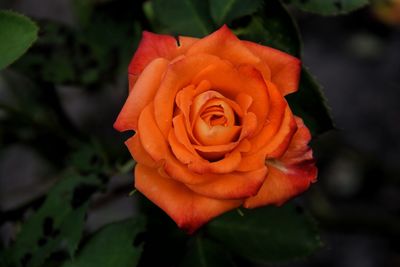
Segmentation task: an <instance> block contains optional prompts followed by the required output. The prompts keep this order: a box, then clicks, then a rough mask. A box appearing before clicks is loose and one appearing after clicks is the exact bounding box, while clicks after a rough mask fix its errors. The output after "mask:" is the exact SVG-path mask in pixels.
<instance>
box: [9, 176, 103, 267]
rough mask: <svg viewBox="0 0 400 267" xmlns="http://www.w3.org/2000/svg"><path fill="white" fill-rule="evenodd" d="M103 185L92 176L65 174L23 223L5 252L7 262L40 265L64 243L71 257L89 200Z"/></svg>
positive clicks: (80, 232) (79, 234)
mask: <svg viewBox="0 0 400 267" xmlns="http://www.w3.org/2000/svg"><path fill="white" fill-rule="evenodd" d="M100 184H101V183H100V181H99V179H98V178H97V177H96V176H93V175H90V176H79V175H68V176H66V177H64V178H63V179H62V180H61V181H60V182H59V183H57V184H56V185H55V186H54V187H53V188H52V190H51V191H50V193H49V194H48V196H47V198H46V200H45V202H44V203H43V205H42V206H41V207H40V209H39V210H38V211H37V212H36V213H35V214H33V215H32V216H31V217H30V218H29V219H28V220H27V221H26V222H25V224H23V226H22V230H21V232H20V233H19V234H18V236H17V239H16V241H15V243H14V245H13V246H12V247H10V248H9V249H8V250H6V251H5V252H4V254H3V255H2V257H3V259H4V261H5V262H7V263H8V264H9V265H14V266H25V267H35V266H41V265H42V264H43V263H44V262H45V260H46V259H47V258H48V257H49V255H50V254H51V253H52V252H54V251H56V250H57V249H60V248H62V245H64V246H65V249H66V250H67V251H68V253H69V255H70V256H71V257H72V256H73V254H74V253H75V250H76V248H77V245H78V243H79V241H80V239H81V235H82V230H83V225H84V221H85V220H84V217H85V213H86V210H87V207H88V201H87V200H88V199H89V197H90V196H91V194H93V192H95V191H96V190H97V189H98V188H99V187H100Z"/></svg>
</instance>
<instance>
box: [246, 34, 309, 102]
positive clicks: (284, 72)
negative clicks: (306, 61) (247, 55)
mask: <svg viewBox="0 0 400 267" xmlns="http://www.w3.org/2000/svg"><path fill="white" fill-rule="evenodd" d="M242 42H243V44H244V45H245V46H246V47H247V48H248V49H249V50H250V51H252V52H253V54H255V55H257V56H258V57H259V58H261V60H262V61H264V62H265V63H266V64H267V65H268V67H269V69H270V71H271V73H270V74H269V73H268V74H267V73H266V71H265V70H264V71H263V70H262V69H260V71H261V72H262V73H263V75H264V78H265V79H266V80H267V81H269V80H270V79H269V77H268V76H270V77H271V80H272V82H273V83H275V84H276V85H277V86H278V88H279V91H280V92H281V94H282V95H287V94H290V93H293V92H296V91H297V89H298V85H299V79H300V70H301V61H300V60H299V59H298V58H295V57H293V56H291V55H289V54H286V53H284V52H282V51H279V50H277V49H274V48H271V47H268V46H263V45H259V44H256V43H253V42H249V41H242Z"/></svg>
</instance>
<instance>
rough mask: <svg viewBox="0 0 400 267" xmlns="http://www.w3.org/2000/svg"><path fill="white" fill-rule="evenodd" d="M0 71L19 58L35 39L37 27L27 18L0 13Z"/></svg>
mask: <svg viewBox="0 0 400 267" xmlns="http://www.w3.org/2000/svg"><path fill="white" fill-rule="evenodd" d="M0 25H1V27H0V40H1V41H0V70H1V69H3V68H5V67H7V66H8V65H10V64H11V63H13V62H14V61H15V60H17V59H18V58H19V57H21V56H22V55H23V54H24V53H25V52H26V51H27V50H28V48H29V47H30V46H31V45H32V43H33V42H34V41H35V40H36V39H37V34H38V27H37V26H36V25H35V23H34V22H33V21H32V20H30V19H29V18H27V17H25V16H23V15H20V14H17V13H15V12H11V11H4V10H1V11H0Z"/></svg>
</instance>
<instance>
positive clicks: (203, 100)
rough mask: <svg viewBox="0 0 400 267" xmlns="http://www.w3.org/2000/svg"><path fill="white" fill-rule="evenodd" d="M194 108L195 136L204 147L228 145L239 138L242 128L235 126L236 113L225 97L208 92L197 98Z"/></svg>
mask: <svg viewBox="0 0 400 267" xmlns="http://www.w3.org/2000/svg"><path fill="white" fill-rule="evenodd" d="M194 106H195V107H197V108H196V109H195V110H193V111H194V112H195V115H194V117H193V119H194V121H193V122H192V125H193V134H194V136H195V137H196V139H197V140H198V141H199V142H201V143H202V144H203V145H222V144H227V143H230V142H232V141H233V140H235V139H236V138H237V136H238V135H239V132H240V129H241V127H240V126H237V125H235V112H234V111H233V109H232V108H231V107H230V105H229V104H228V103H227V102H226V101H225V97H224V96H222V95H221V94H219V93H217V92H215V91H207V92H205V93H203V94H200V95H199V96H197V97H196V98H195V101H194Z"/></svg>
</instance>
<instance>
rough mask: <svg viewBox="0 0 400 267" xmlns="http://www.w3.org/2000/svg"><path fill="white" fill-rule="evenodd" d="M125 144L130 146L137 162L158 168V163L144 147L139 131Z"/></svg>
mask: <svg viewBox="0 0 400 267" xmlns="http://www.w3.org/2000/svg"><path fill="white" fill-rule="evenodd" d="M125 145H126V146H127V147H128V150H129V152H130V153H131V155H132V157H133V158H134V159H135V160H136V162H138V163H140V164H143V165H146V166H147V167H150V168H156V167H157V163H156V162H155V161H154V160H153V159H152V158H151V157H150V155H149V154H148V153H147V151H146V150H145V149H144V148H143V146H142V143H141V142H140V137H139V133H135V135H134V136H132V137H131V138H129V139H128V140H127V141H126V142H125Z"/></svg>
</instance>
